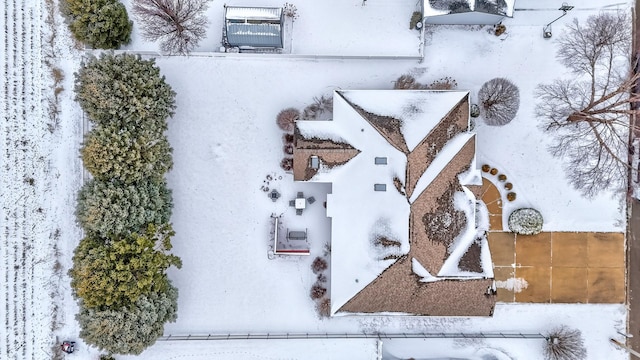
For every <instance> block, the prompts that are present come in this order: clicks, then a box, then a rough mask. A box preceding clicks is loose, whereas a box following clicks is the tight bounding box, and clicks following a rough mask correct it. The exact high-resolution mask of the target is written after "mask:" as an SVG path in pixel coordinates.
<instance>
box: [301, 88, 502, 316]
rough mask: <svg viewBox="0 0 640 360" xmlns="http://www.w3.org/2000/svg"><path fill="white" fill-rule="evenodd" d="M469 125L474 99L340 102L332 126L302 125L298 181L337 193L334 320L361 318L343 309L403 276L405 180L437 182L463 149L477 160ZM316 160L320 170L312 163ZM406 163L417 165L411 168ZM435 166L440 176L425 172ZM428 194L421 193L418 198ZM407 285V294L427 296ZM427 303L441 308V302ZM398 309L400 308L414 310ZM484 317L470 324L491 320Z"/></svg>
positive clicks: (382, 93) (332, 202)
mask: <svg viewBox="0 0 640 360" xmlns="http://www.w3.org/2000/svg"><path fill="white" fill-rule="evenodd" d="M468 118H469V115H468V92H460V91H428V90H355V91H336V92H335V93H334V100H333V120H330V121H304V120H303V121H298V122H297V123H296V146H295V150H294V176H295V178H296V180H306V181H311V182H329V183H332V190H333V191H332V193H331V194H329V195H328V197H327V216H328V217H330V218H331V221H332V224H331V273H332V276H331V279H332V280H331V298H332V299H331V313H332V314H336V313H339V312H342V311H348V312H354V311H352V310H344V307H345V306H347V307H349V306H350V305H348V304H349V303H352V302H353V300H354V299H356V298H357V299H360V298H362V297H363V296H362V294H366V293H369V292H372V290H371V289H373V288H376V287H378V285H379V284H381V283H384V281H383V282H381V281H379V280H380V279H381V278H383V276H382V274H383V273H386V271H387V270H389V269H391V268H392V267H394V266H396V264H397V263H398V261H400V263H401V264H400V266H401V267H404V266H405V264H406V262H404V261H403V259H405V258H406V256H407V255H409V253H410V250H411V249H410V247H409V243H410V242H409V237H410V233H411V231H410V228H409V224H410V220H409V219H410V216H411V211H412V210H411V207H412V205H411V203H410V201H409V199H410V197H411V196H410V192H408V191H406V190H407V189H405V183H406V182H407V174H408V173H409V172H410V169H411V170H412V171H413V172H415V173H416V174H414V175H412V177H413V178H415V181H414V182H417V181H418V179H419V178H420V177H421V176H420V175H421V174H422V173H425V172H426V173H428V175H427V176H426V177H425V178H429V177H431V179H432V180H433V176H435V175H433V176H432V174H434V173H435V174H436V175H437V174H438V173H441V172H442V167H443V166H446V164H447V163H449V162H450V161H451V157H452V154H455V153H456V152H457V151H456V149H458V151H460V150H461V149H462V148H463V147H465V148H467V149H468V150H472V151H471V152H473V150H474V149H475V147H474V146H473V145H474V144H475V143H474V142H473V135H472V134H469V133H468V132H467V130H468ZM456 134H458V135H456ZM465 144H471V147H469V146H468V145H467V146H465ZM429 149H430V150H429ZM467 153H468V151H467ZM344 154H347V155H345V156H343V155H344ZM311 157H314V158H315V160H314V161H310V159H311ZM473 158H474V157H473V156H470V157H466V158H465V159H466V160H468V161H466V166H469V165H470V163H471V165H473V164H472V161H471V160H472V159H473ZM409 161H411V162H417V163H420V164H417V166H410V164H409ZM463 162H464V161H463ZM458 163H460V161H458ZM312 164H315V165H313V168H312ZM422 164H424V165H422ZM429 164H433V167H434V169H435V171H428V169H427V168H426V167H427V166H429ZM443 164H444V165H443ZM463 165H464V164H463ZM457 173H458V170H456V172H455V173H454V172H451V171H450V172H448V173H447V174H448V175H447V176H449V175H450V174H453V175H452V176H451V178H450V179H449V178H448V177H447V178H446V179H443V180H444V181H445V182H449V181H453V182H456V183H458V182H459V180H458V177H457V176H456V174H457ZM440 182H441V181H440ZM414 185H415V184H414ZM414 185H412V186H411V188H413V187H414ZM427 186H428V184H422V183H421V184H420V185H419V187H418V188H417V189H418V190H419V193H421V192H422V190H423V189H424V188H425V187H427ZM469 211H473V210H472V209H469ZM460 230H462V229H460ZM465 240H466V239H465ZM461 242H464V241H461ZM406 273H408V274H411V272H410V271H409V272H406ZM416 282H417V281H416ZM406 285H407V286H406V287H405V288H404V289H402V290H407V289H409V288H410V287H412V286H420V285H415V284H413V285H411V284H406ZM448 286H449V285H444V286H438V287H435V288H433V289H445V288H448ZM456 286H459V284H456ZM474 286H476V287H477V286H478V285H477V284H476V285H474ZM383 291H384V292H383V294H388V295H389V296H390V297H389V299H391V298H392V297H393V294H395V293H396V291H395V289H393V288H391V289H388V288H385V289H384V290H383ZM421 291H424V289H423V290H421ZM438 291H439V290H438ZM398 292H401V293H410V292H411V291H398ZM392 293H393V294H392ZM480 295H481V294H480ZM430 296H433V297H434V298H438V296H437V294H432V295H430ZM398 299H399V302H400V303H401V302H405V303H409V302H410V300H409V299H400V298H398ZM441 299H442V300H443V301H442V302H440V303H438V301H435V300H434V301H431V302H430V304H426V303H424V304H425V306H426V307H428V309H426V308H420V307H419V306H418V307H417V308H413V307H411V306H413V305H411V306H409V307H407V308H406V309H407V311H404V310H403V308H400V307H394V306H390V307H386V305H383V306H382V307H381V308H379V309H378V308H377V309H376V310H375V311H370V310H368V309H366V308H359V309H357V310H356V311H355V312H396V313H417V314H428V313H433V312H434V311H435V312H437V313H439V314H442V315H444V314H453V313H450V312H448V311H446V310H445V309H446V307H447V306H446V301H444V300H445V299H444V298H441ZM365 302H366V301H365ZM392 302H393V301H392ZM433 305H436V306H435V307H434V306H433ZM488 305H489V306H491V304H488ZM438 306H440V307H438ZM356 308H357V306H356ZM485 308H486V306H485ZM485 308H483V310H482V311H479V312H474V311H472V312H470V314H485V313H487V311H485V310H486V309H485ZM434 309H437V310H434Z"/></svg>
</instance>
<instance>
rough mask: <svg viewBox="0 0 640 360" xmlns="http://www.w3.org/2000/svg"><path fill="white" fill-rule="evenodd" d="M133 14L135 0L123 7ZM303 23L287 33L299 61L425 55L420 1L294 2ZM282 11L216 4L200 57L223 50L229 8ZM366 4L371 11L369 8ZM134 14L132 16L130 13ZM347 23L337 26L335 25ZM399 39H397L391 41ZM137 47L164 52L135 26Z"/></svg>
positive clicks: (256, 2)
mask: <svg viewBox="0 0 640 360" xmlns="http://www.w3.org/2000/svg"><path fill="white" fill-rule="evenodd" d="M122 2H123V3H124V4H125V5H127V8H128V9H131V5H130V4H131V0H124V1H122ZM290 3H292V4H294V5H295V6H296V7H297V9H298V11H297V14H298V18H297V19H296V20H295V21H294V22H293V23H291V21H290V19H287V24H286V28H285V32H284V34H285V43H286V44H287V45H286V46H285V48H286V49H287V51H286V52H289V53H292V54H297V55H338V56H343V55H359V56H375V55H392V56H417V55H419V54H420V50H421V49H420V32H418V31H416V30H410V29H409V20H410V19H411V14H412V13H413V12H414V11H417V10H419V7H418V2H417V1H416V0H375V1H368V2H365V1H363V0H323V1H305V2H302V1H298V2H295V1H290ZM225 4H226V5H228V6H247V7H251V6H258V7H282V5H283V1H281V0H227V1H224V2H220V1H213V2H211V3H210V6H209V9H208V11H207V19H209V25H208V28H207V35H206V36H207V37H206V39H204V40H203V41H202V42H201V43H200V46H199V47H198V48H197V49H196V51H198V52H211V51H219V48H220V46H221V45H222V43H221V41H222V28H223V26H224V25H223V24H224V5H225ZM365 4H366V5H365ZM129 13H130V14H131V11H129ZM337 18H339V19H341V20H339V21H336V20H335V19H337ZM390 34H393V36H389V35H390ZM132 38H133V40H132V43H131V44H130V45H129V46H126V47H124V49H128V50H135V51H141V50H143V51H158V49H159V47H158V44H157V43H150V42H145V41H144V39H143V38H142V34H141V32H140V28H138V27H137V26H136V25H135V24H134V28H133V34H132Z"/></svg>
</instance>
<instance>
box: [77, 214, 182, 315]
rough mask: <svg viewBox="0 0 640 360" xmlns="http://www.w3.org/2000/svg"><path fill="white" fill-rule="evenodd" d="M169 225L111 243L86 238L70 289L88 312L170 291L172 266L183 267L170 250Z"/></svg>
mask: <svg viewBox="0 0 640 360" xmlns="http://www.w3.org/2000/svg"><path fill="white" fill-rule="evenodd" d="M173 235H174V232H173V230H172V229H171V226H170V225H169V224H165V225H161V226H159V227H156V226H154V225H149V227H148V228H147V230H146V232H144V233H142V234H135V233H134V234H130V235H125V236H114V237H112V238H111V239H103V238H97V237H91V236H88V237H85V238H84V239H82V241H80V244H79V245H78V247H77V248H76V251H75V253H74V256H73V268H71V270H69V276H70V277H71V288H72V289H73V292H74V295H75V296H76V297H78V298H80V299H81V300H82V302H83V306H85V307H87V308H103V309H104V308H105V307H109V308H112V309H113V308H119V307H121V306H128V305H131V304H132V303H135V302H136V301H138V299H139V298H140V297H141V296H142V295H149V294H151V293H153V292H164V291H167V288H168V286H169V280H168V279H167V276H166V274H165V271H166V269H167V268H169V266H171V265H174V266H176V267H178V268H180V267H181V266H182V262H181V261H180V258H178V257H177V256H175V255H171V254H169V253H168V251H169V250H171V241H170V240H171V236H173Z"/></svg>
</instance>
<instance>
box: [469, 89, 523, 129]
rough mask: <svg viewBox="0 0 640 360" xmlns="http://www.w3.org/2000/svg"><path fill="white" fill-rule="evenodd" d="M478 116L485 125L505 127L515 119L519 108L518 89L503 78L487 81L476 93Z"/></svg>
mask: <svg viewBox="0 0 640 360" xmlns="http://www.w3.org/2000/svg"><path fill="white" fill-rule="evenodd" d="M478 102H479V103H480V115H482V117H483V118H484V121H485V122H486V123H487V125H493V126H500V125H506V124H508V123H510V122H511V120H513V118H514V117H516V113H518V109H519V108H520V91H519V90H518V87H517V86H516V85H515V84H514V83H512V82H511V81H509V80H507V79H505V78H495V79H491V80H489V81H487V82H486V83H484V84H483V85H482V87H481V88H480V91H478Z"/></svg>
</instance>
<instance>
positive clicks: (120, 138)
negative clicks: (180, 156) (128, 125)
mask: <svg viewBox="0 0 640 360" xmlns="http://www.w3.org/2000/svg"><path fill="white" fill-rule="evenodd" d="M172 150H173V149H171V146H170V145H169V141H168V140H167V137H166V136H165V135H163V134H161V133H158V132H156V131H144V130H137V131H135V132H132V131H130V130H128V129H119V128H117V127H114V126H108V127H102V126H99V127H97V128H95V129H93V130H91V132H89V134H88V135H87V138H86V139H85V142H84V145H83V146H82V148H81V149H80V153H81V156H82V160H83V161H84V166H85V167H86V168H87V170H88V171H89V172H90V173H91V175H93V177H94V178H96V179H99V180H119V181H122V182H125V183H127V184H131V183H134V182H136V181H140V180H142V179H144V178H154V179H160V178H162V176H163V175H164V174H165V173H166V172H167V171H168V170H170V169H171V167H172V166H173V160H172V156H171V152H172Z"/></svg>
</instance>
